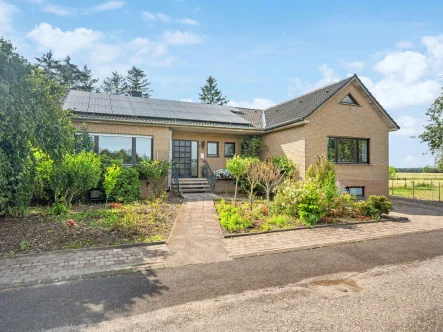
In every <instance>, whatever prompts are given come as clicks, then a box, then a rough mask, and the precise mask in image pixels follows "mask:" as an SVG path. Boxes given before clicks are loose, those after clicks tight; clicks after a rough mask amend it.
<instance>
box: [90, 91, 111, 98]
mask: <svg viewBox="0 0 443 332" xmlns="http://www.w3.org/2000/svg"><path fill="white" fill-rule="evenodd" d="M91 98H96V99H109V95H108V94H106V93H96V92H91Z"/></svg>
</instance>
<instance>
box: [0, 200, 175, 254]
mask: <svg viewBox="0 0 443 332" xmlns="http://www.w3.org/2000/svg"><path fill="white" fill-rule="evenodd" d="M181 201H182V200H181V199H180V198H176V197H173V198H169V199H167V200H161V199H159V200H154V201H152V202H134V203H130V204H123V205H116V206H115V207H114V208H110V207H108V206H105V205H104V204H87V205H78V206H74V207H73V208H72V209H71V210H70V211H69V212H68V213H67V214H65V215H59V216H55V215H51V214H50V210H49V209H48V208H42V207H34V208H31V210H30V213H29V214H27V215H26V216H24V217H17V218H14V217H5V218H0V234H2V236H1V237H0V256H8V255H9V256H14V255H15V254H24V253H26V254H27V253H39V252H48V251H58V250H67V249H78V248H88V247H103V246H114V245H122V244H134V243H148V242H156V241H164V240H165V239H167V237H168V235H169V232H170V230H171V228H172V226H173V224H174V221H175V218H176V216H177V214H178V210H179V208H180V204H181Z"/></svg>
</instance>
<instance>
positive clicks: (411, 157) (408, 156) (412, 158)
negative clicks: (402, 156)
mask: <svg viewBox="0 0 443 332" xmlns="http://www.w3.org/2000/svg"><path fill="white" fill-rule="evenodd" d="M414 159H415V158H414V157H413V156H412V155H407V156H406V162H407V163H411V162H413V161H414Z"/></svg>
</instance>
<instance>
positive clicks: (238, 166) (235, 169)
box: [226, 156, 250, 203]
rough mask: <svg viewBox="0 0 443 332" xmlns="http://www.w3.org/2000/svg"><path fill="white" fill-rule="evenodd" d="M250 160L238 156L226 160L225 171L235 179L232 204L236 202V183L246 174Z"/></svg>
mask: <svg viewBox="0 0 443 332" xmlns="http://www.w3.org/2000/svg"><path fill="white" fill-rule="evenodd" d="M249 163H250V160H249V159H248V158H242V157H240V156H234V157H233V158H231V159H227V160H226V169H227V170H228V171H229V172H230V173H231V174H232V176H233V177H234V178H235V193H234V203H235V201H236V200H237V190H238V182H239V181H240V178H241V177H242V176H244V175H246V173H247V172H248V169H249Z"/></svg>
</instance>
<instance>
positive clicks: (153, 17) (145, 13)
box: [141, 11, 157, 21]
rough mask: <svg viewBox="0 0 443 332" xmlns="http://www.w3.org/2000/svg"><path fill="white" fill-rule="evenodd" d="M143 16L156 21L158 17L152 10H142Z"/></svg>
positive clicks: (147, 19)
mask: <svg viewBox="0 0 443 332" xmlns="http://www.w3.org/2000/svg"><path fill="white" fill-rule="evenodd" d="M141 15H142V18H143V20H145V21H155V20H156V19H157V16H155V14H152V13H150V12H146V11H143V12H141Z"/></svg>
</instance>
